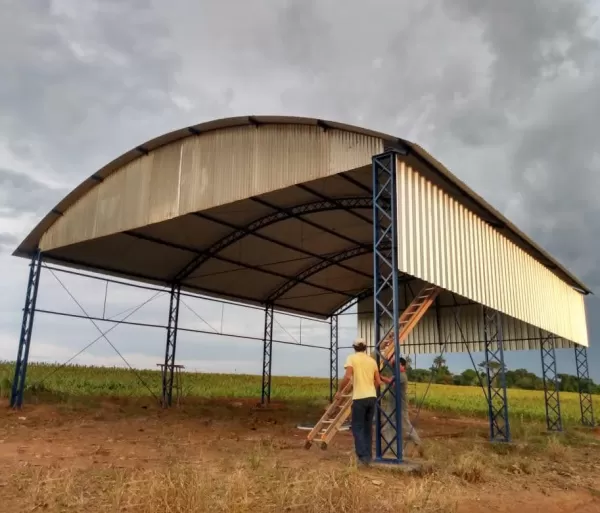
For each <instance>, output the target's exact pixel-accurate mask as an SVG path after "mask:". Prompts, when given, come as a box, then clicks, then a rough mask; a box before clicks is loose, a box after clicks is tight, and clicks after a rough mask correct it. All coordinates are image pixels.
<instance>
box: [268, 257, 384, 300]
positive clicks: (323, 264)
mask: <svg viewBox="0 0 600 513" xmlns="http://www.w3.org/2000/svg"><path fill="white" fill-rule="evenodd" d="M370 253H373V247H372V246H363V245H360V246H356V247H354V248H350V249H345V250H343V251H339V252H337V253H330V254H329V255H327V260H321V261H320V262H317V263H316V264H312V265H309V266H308V267H306V268H305V269H303V270H302V271H300V272H299V273H298V274H297V275H296V278H295V280H293V281H292V280H290V281H288V282H287V283H284V284H283V285H281V286H280V287H278V288H276V289H275V290H274V291H273V292H271V293H270V294H269V296H268V298H267V300H266V302H267V303H269V302H273V301H277V300H278V299H279V298H281V297H283V296H284V295H285V294H287V293H288V292H289V291H290V290H292V289H293V288H294V287H295V286H296V285H298V284H299V283H306V280H307V279H308V278H310V277H311V276H314V275H315V274H318V273H320V272H322V271H325V270H326V269H328V268H330V267H331V266H333V265H336V264H337V263H340V262H345V261H346V260H351V259H353V258H356V257H359V256H361V255H368V254H370ZM348 297H349V298H354V296H352V295H348Z"/></svg>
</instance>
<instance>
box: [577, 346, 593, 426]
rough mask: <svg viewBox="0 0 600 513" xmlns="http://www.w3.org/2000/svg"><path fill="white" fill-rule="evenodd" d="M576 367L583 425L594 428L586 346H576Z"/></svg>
mask: <svg viewBox="0 0 600 513" xmlns="http://www.w3.org/2000/svg"><path fill="white" fill-rule="evenodd" d="M575 366H576V367H577V381H578V388H579V407H580V408H581V424H582V425H584V426H589V427H594V425H595V421H594V405H593V402H592V395H591V393H590V384H591V381H590V371H589V368H588V357H587V348H586V347H585V346H580V345H579V344H575Z"/></svg>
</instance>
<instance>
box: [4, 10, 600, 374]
mask: <svg viewBox="0 0 600 513" xmlns="http://www.w3.org/2000/svg"><path fill="white" fill-rule="evenodd" d="M442 4H443V3H442V2H437V1H427V0H423V1H420V2H410V1H408V0H371V1H370V2H363V1H358V0H343V1H342V0H335V1H333V0H319V1H317V0H298V1H293V0H288V1H279V0H268V1H267V0H252V1H242V0H218V1H217V0H215V1H211V0H204V1H202V2H198V1H193V0H174V1H172V2H163V1H159V0H129V1H127V0H101V1H100V0H98V1H95V0H87V1H86V2H81V1H78V0H54V1H52V0H0V8H1V10H2V13H3V16H2V17H0V279H1V280H2V281H1V283H2V285H1V290H2V292H3V293H2V294H0V359H13V358H14V356H15V353H16V343H17V339H18V332H19V324H20V310H21V308H22V303H23V298H24V293H25V283H26V277H27V262H25V261H22V260H20V259H16V258H14V257H11V256H10V253H11V252H12V250H13V249H14V247H15V246H16V245H17V243H18V242H19V241H20V240H21V239H22V238H23V236H24V235H25V234H26V233H27V232H28V231H29V230H30V229H31V228H32V227H33V225H34V224H35V223H36V222H37V220H39V218H40V217H41V216H42V215H43V214H45V213H46V212H47V211H48V210H50V209H51V208H52V207H53V206H54V205H55V204H56V203H57V202H58V201H59V200H60V199H61V197H62V196H64V195H65V194H66V192H67V191H68V190H70V189H71V188H73V187H74V186H75V185H77V184H78V183H79V182H81V181H82V180H83V179H84V178H85V177H87V176H88V175H90V174H92V173H93V172H94V171H95V170H96V169H98V168H99V167H101V166H102V165H103V164H105V163H106V162H107V161H109V160H112V159H113V158H114V157H115V156H117V155H119V154H121V153H123V152H124V151H127V150H128V149H130V148H131V147H134V146H136V145H138V144H140V143H142V142H144V141H145V140H148V139H150V138H153V137H155V136H157V135H160V134H162V133H164V132H167V131H170V130H173V129H176V128H180V127H183V126H186V125H192V124H195V123H199V122H202V121H206V120H210V119H212V118H217V117H226V116H234V115H249V114H289V115H298V116H310V117H319V118H324V119H332V120H336V121H341V122H346V123H350V124H357V125H362V126H365V127H368V128H371V129H375V130H380V131H384V132H388V133H393V134H396V135H398V136H400V137H405V138H408V139H411V140H413V141H415V142H418V143H419V144H421V145H422V146H424V147H425V148H426V149H427V150H428V151H430V152H431V153H432V154H433V155H434V156H436V158H438V159H439V160H440V161H442V162H443V163H445V164H446V165H447V166H448V167H449V168H450V169H451V170H452V171H453V172H454V173H455V174H456V175H457V176H458V177H460V178H461V179H462V180H463V181H465V182H466V183H467V184H468V185H470V186H471V187H472V188H474V189H475V190H476V191H477V192H478V193H480V194H481V195H482V196H483V197H485V198H486V199H487V200H488V201H490V202H491V203H492V204H493V205H494V206H495V207H497V208H498V209H499V210H500V211H502V212H503V213H504V214H505V215H507V216H508V217H509V218H510V219H511V220H512V221H514V222H515V223H516V224H517V225H518V226H520V227H521V228H522V229H523V230H524V231H525V232H526V233H528V234H530V235H531V236H532V237H533V238H534V239H535V240H537V241H538V242H539V243H540V244H541V245H542V246H544V247H545V248H546V249H548V250H549V251H550V252H551V253H552V254H554V255H555V256H556V257H557V258H558V259H559V260H560V261H561V262H563V263H564V264H565V265H566V266H567V267H569V268H570V269H571V270H572V271H574V272H575V273H576V274H577V275H579V276H580V277H581V278H582V279H584V280H585V281H586V282H587V283H588V284H589V286H591V287H592V288H593V289H594V290H595V291H596V292H598V290H600V287H599V285H600V270H599V269H598V266H597V263H598V256H597V255H598V254H599V249H600V242H599V241H600V217H599V216H598V214H599V210H600V203H599V200H598V190H599V185H600V155H599V154H598V150H597V149H596V148H597V130H598V128H599V126H600V121H599V120H600V29H599V26H598V24H597V23H596V17H597V15H598V14H599V13H600V3H599V2H592V1H589V2H588V1H585V0H554V1H553V2H547V1H545V0H544V1H543V0H530V1H527V2H523V1H522V0H503V1H502V2H498V1H493V0H455V1H453V2H447V3H444V4H451V5H452V6H451V7H450V6H442ZM56 277H58V278H59V279H60V280H61V281H60V282H59V281H58V280H57V279H56ZM56 277H55V276H54V275H53V274H51V273H49V272H44V274H43V277H42V284H41V285H42V287H41V293H40V298H39V306H40V308H46V309H60V310H64V311H68V312H72V313H80V312H81V311H80V309H79V307H78V306H77V305H76V304H75V303H74V302H73V300H72V299H71V298H70V297H69V295H68V294H67V292H66V291H65V289H64V288H63V285H65V286H66V287H67V289H68V290H69V291H70V292H71V294H73V296H74V297H75V298H76V299H77V301H78V302H79V303H80V304H81V306H82V307H83V309H84V310H85V311H86V312H88V313H90V314H93V315H101V314H102V313H103V310H106V312H105V313H106V315H107V316H114V315H117V314H120V313H121V312H123V311H126V310H127V309H130V308H135V307H136V306H138V305H139V304H140V303H142V302H144V301H146V300H148V299H149V298H151V297H152V296H153V293H152V292H148V291H131V290H125V289H124V288H123V287H118V286H110V287H109V288H108V304H107V306H106V308H105V307H104V297H105V293H106V288H105V284H104V283H102V282H90V280H87V281H86V280H82V279H80V278H77V277H73V276H64V275H56ZM61 283H62V284H63V285H61ZM185 303H186V304H185V305H182V317H183V318H182V323H183V324H184V325H185V326H187V327H194V328H198V329H204V330H207V331H220V330H224V331H226V332H228V333H238V334H241V333H246V334H248V333H249V334H251V335H252V336H256V337H260V336H261V332H262V324H263V319H262V314H261V313H260V312H256V311H250V310H241V309H240V308H237V307H233V306H225V307H224V308H223V307H221V305H219V304H215V303H208V302H203V301H199V300H197V299H185ZM587 306H588V316H589V324H590V334H591V340H592V344H595V343H596V342H597V344H595V345H596V346H597V347H593V348H592V350H591V351H590V354H591V362H590V363H591V367H592V369H591V370H592V374H593V375H594V377H595V379H596V380H597V381H600V340H598V339H600V317H598V315H599V314H600V302H599V300H597V299H595V298H592V299H590V300H589V301H588V304H587ZM194 312H195V313H194ZM123 315H127V312H126V313H125V314H122V316H123ZM122 316H121V317H122ZM166 318H167V300H166V297H165V296H162V297H158V298H155V299H154V300H152V301H151V302H150V303H148V304H147V305H145V306H144V307H143V308H141V309H140V310H139V311H136V312H135V313H134V314H133V315H132V316H131V317H130V318H129V320H135V321H138V320H139V321H150V322H166ZM157 319H159V321H157ZM160 319H163V320H162V321H160ZM354 322H355V319H354V317H353V316H346V317H344V319H343V321H342V327H343V329H342V331H341V337H342V343H343V344H345V345H347V343H348V342H349V341H350V340H351V338H352V336H353V326H354ZM99 326H100V327H101V328H103V329H106V328H108V327H109V326H110V325H107V324H100V325H99ZM301 328H302V329H300V321H299V320H298V319H293V318H288V317H280V318H279V317H278V324H276V329H275V332H276V333H275V338H277V339H281V340H287V341H294V339H295V340H298V341H299V339H300V337H301V338H302V342H303V343H312V344H317V345H322V346H325V345H327V344H328V326H326V325H321V324H318V323H314V322H312V323H311V322H306V321H303V322H302V327H301ZM97 336H98V331H97V330H96V328H95V327H94V326H93V325H92V324H91V323H89V321H81V320H70V319H65V318H61V317H49V316H48V315H45V314H40V315H38V316H37V318H36V328H35V332H34V341H33V345H32V349H31V358H32V359H34V360H45V361H65V360H67V359H68V358H70V357H71V356H72V355H73V354H74V353H76V352H77V351H79V350H80V349H81V348H83V347H84V346H85V345H87V344H88V343H89V342H91V341H92V340H94V339H95V338H96V337H97ZM108 337H109V339H110V340H111V342H112V343H113V344H114V345H115V347H117V348H118V349H119V351H120V352H121V353H122V354H123V355H124V356H125V357H126V359H127V360H128V361H131V363H132V364H134V365H136V366H145V367H148V366H149V367H153V366H154V365H155V364H156V363H157V362H159V361H160V360H161V358H162V352H163V343H164V331H163V330H160V329H147V328H128V327H125V326H118V327H117V328H115V329H114V330H113V331H112V332H111V333H110V334H109V335H108ZM261 352H262V349H261V344H260V343H259V342H256V341H253V340H248V341H243V340H237V339H232V338H223V337H217V336H215V335H191V334H182V335H181V336H180V344H179V352H178V356H179V360H180V361H181V362H182V363H184V364H186V365H187V366H188V367H190V368H195V369H202V370H217V371H237V372H260V366H261ZM232 355H234V356H232ZM476 357H477V356H476ZM560 357H561V360H560V364H559V365H560V370H561V371H564V372H574V367H573V364H572V360H573V355H572V354H571V353H570V352H568V353H564V354H562V352H561V354H560ZM327 358H328V356H327V353H326V352H325V351H323V350H318V349H309V348H296V347H289V346H285V345H278V346H276V347H275V350H274V364H273V365H274V366H273V370H274V372H275V373H285V374H318V375H325V374H326V373H327V372H328V370H327V369H328V360H327ZM518 358H519V357H518V355H517V356H515V355H511V356H510V357H509V358H508V363H509V365H511V366H513V367H514V366H515V365H517V364H521V365H522V361H523V360H519V361H518V360H517V359H518ZM538 359H539V358H538V355H537V354H533V355H527V357H526V362H527V363H528V365H529V366H530V367H531V369H532V370H534V371H537V372H539V369H540V368H539V363H538ZM75 361H77V362H81V363H101V364H120V363H122V361H121V360H120V357H119V356H118V355H117V354H116V353H115V352H114V350H113V349H112V348H111V347H110V345H109V344H108V343H107V342H106V341H105V340H99V341H98V342H96V343H95V344H94V345H93V346H92V347H91V348H90V349H89V350H88V351H86V352H85V353H83V354H82V355H81V356H79V357H78V358H77V359H76V360H75ZM420 361H422V362H423V365H424V364H426V363H427V364H428V363H429V361H428V360H427V359H425V358H423V360H420ZM449 361H450V364H451V366H452V367H453V368H455V369H456V370H460V369H462V368H465V367H466V366H467V365H468V363H467V362H465V361H464V358H461V357H452V358H450V359H449ZM419 363H420V362H419ZM419 366H421V365H419Z"/></svg>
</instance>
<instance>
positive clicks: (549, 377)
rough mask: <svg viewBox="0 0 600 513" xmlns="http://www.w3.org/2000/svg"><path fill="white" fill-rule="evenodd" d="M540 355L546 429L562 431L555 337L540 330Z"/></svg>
mask: <svg viewBox="0 0 600 513" xmlns="http://www.w3.org/2000/svg"><path fill="white" fill-rule="evenodd" d="M540 354H541V357H542V379H543V382H544V403H545V406H546V427H547V428H548V431H562V429H563V427H562V416H561V413H560V396H559V393H558V392H559V386H558V373H557V372H556V348H555V342H554V335H552V334H551V333H547V332H546V333H545V334H544V332H543V331H542V330H540Z"/></svg>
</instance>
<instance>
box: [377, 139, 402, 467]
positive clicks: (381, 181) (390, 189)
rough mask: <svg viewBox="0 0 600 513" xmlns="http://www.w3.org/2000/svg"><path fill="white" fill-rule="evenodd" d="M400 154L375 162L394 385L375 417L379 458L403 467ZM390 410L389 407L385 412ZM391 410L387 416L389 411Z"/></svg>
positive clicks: (380, 284)
mask: <svg viewBox="0 0 600 513" xmlns="http://www.w3.org/2000/svg"><path fill="white" fill-rule="evenodd" d="M397 155H398V153H397V152H396V151H393V150H392V151H387V152H385V153H383V154H380V155H376V156H374V157H373V160H372V163H373V280H374V283H373V312H374V325H375V326H374V327H375V333H374V335H375V347H374V350H375V356H376V359H377V365H378V366H379V367H380V368H382V367H383V368H382V370H385V369H389V370H391V371H392V375H393V376H394V381H393V382H392V384H391V385H384V386H382V390H380V391H379V393H378V397H377V408H376V416H375V426H376V433H375V458H376V460H377V461H381V462H386V463H396V464H398V463H402V421H401V412H402V408H401V406H402V405H401V400H402V394H401V388H400V362H399V358H400V344H399V341H398V336H399V334H400V330H399V317H400V313H399V308H400V290H399V272H398V230H397V229H398V223H397V220H398V215H397V214H398V213H397V204H396V198H397V192H396V158H397ZM390 333H392V335H393V341H394V342H393V343H394V356H393V357H392V358H391V359H387V358H386V357H385V355H384V354H383V352H382V347H381V343H382V342H383V341H384V340H385V339H386V337H388V335H389V334H390ZM386 406H387V408H386ZM386 410H387V412H386Z"/></svg>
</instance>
